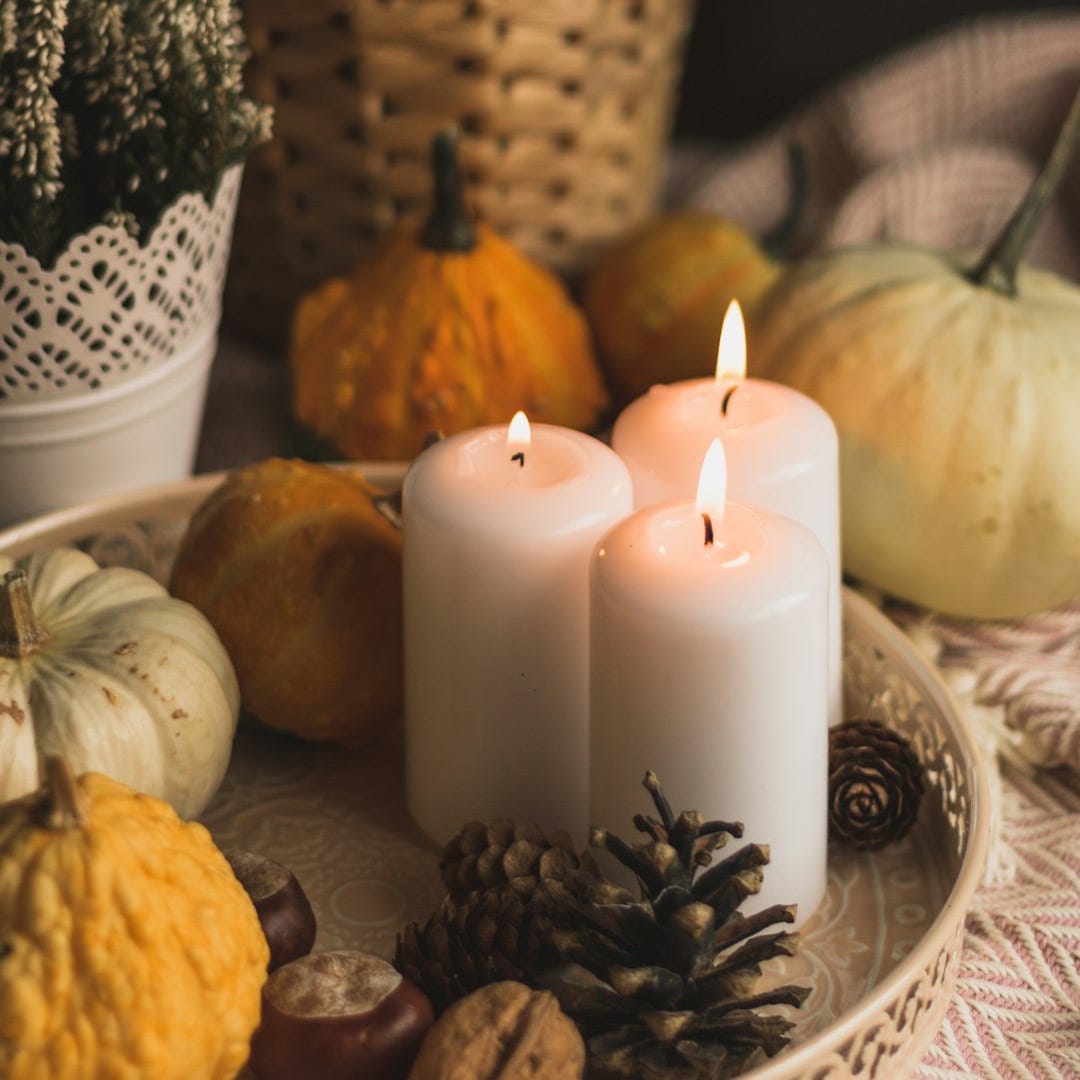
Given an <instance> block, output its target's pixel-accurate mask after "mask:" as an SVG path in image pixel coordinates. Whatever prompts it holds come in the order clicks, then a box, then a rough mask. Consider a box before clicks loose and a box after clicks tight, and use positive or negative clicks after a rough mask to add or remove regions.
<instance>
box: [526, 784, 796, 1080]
mask: <svg viewBox="0 0 1080 1080" xmlns="http://www.w3.org/2000/svg"><path fill="white" fill-rule="evenodd" d="M645 787H646V789H647V790H648V791H649V793H650V794H651V795H652V797H653V801H654V803H655V805H656V808H657V811H658V812H659V815H660V820H659V821H657V820H655V819H653V818H647V817H643V816H638V817H636V818H635V819H634V824H635V825H636V826H637V828H638V829H639V830H640V831H642V832H644V833H646V834H647V835H648V836H649V838H650V839H649V840H648V841H646V842H644V843H639V844H635V845H630V844H628V843H626V842H625V841H623V840H621V839H619V838H618V837H617V836H615V835H613V834H612V833H609V832H606V831H604V830H602V829H596V830H594V831H593V835H592V838H591V841H592V843H593V844H594V845H595V846H597V847H603V848H606V849H607V850H608V851H609V852H610V853H611V854H612V855H614V856H615V858H617V859H618V860H619V861H620V862H621V863H622V864H623V865H624V866H626V867H627V868H629V869H630V870H632V871H633V872H634V874H635V875H636V876H637V879H638V882H639V884H640V886H641V894H642V895H641V898H640V899H639V900H635V898H634V897H633V896H632V895H631V894H630V893H629V892H627V891H626V890H624V889H621V888H619V887H618V886H616V885H613V884H612V883H611V882H608V881H604V880H602V879H600V880H598V879H595V878H590V877H589V876H588V875H585V874H581V873H572V874H570V875H569V876H568V877H567V878H566V880H564V881H550V882H545V884H544V885H543V886H542V888H541V889H540V890H538V892H537V894H536V897H535V899H534V905H535V906H538V907H541V909H542V910H543V911H544V913H545V914H546V915H547V916H548V918H549V919H550V920H551V922H552V930H551V941H552V944H553V946H554V948H555V950H556V951H557V952H558V954H559V957H560V959H561V960H562V961H563V963H562V965H560V966H558V967H556V968H553V969H551V970H550V971H547V972H544V973H542V974H541V976H540V979H539V982H540V985H542V986H544V987H545V988H547V989H550V990H552V991H553V992H554V993H555V995H556V996H557V997H558V998H559V1002H560V1004H561V1005H562V1007H563V1010H564V1011H565V1012H566V1013H567V1014H568V1015H569V1016H571V1017H572V1018H573V1019H574V1021H575V1022H576V1023H577V1024H578V1026H579V1028H581V1030H582V1033H583V1034H584V1035H585V1036H586V1038H587V1045H588V1051H589V1064H590V1070H591V1072H590V1075H592V1074H593V1073H596V1074H598V1075H603V1076H606V1077H651V1076H656V1077H661V1076H662V1077H664V1078H665V1080H718V1078H721V1077H727V1076H734V1075H736V1074H737V1073H740V1072H743V1071H745V1070H746V1069H748V1068H750V1067H752V1066H753V1065H755V1064H757V1063H759V1062H760V1061H761V1060H763V1059H764V1058H765V1057H770V1056H772V1055H773V1054H775V1053H777V1051H779V1050H780V1049H782V1048H783V1047H784V1046H786V1045H787V1042H788V1038H787V1032H788V1031H789V1030H790V1028H791V1026H792V1024H791V1021H789V1020H787V1019H785V1018H784V1017H780V1016H768V1017H765V1016H760V1015H758V1014H757V1012H756V1010H757V1009H758V1008H760V1007H762V1006H765V1005H788V1006H799V1005H801V1004H802V1002H803V1001H804V1000H805V999H806V996H807V994H808V993H809V991H808V990H806V989H805V988H802V987H796V986H782V987H779V988H777V989H775V990H772V991H768V992H765V993H761V994H753V993H752V989H753V986H754V984H755V983H756V982H757V979H758V977H759V976H760V974H761V964H762V963H763V962H764V961H766V960H769V959H771V958H773V957H776V956H791V955H793V954H794V951H795V948H796V945H797V941H798V936H797V935H796V934H793V933H788V932H783V931H782V932H774V933H761V931H762V930H765V929H767V928H768V927H770V926H772V925H774V924H777V923H790V922H793V921H794V919H795V908H794V907H793V906H783V905H776V906H773V907H771V908H767V909H765V910H763V911H760V912H758V913H757V914H755V915H751V916H747V917H744V916H742V915H740V914H739V912H738V911H737V908H738V907H739V905H740V904H741V903H742V901H743V900H744V899H745V898H746V897H747V896H750V895H752V894H754V893H756V892H758V891H759V890H760V888H761V883H762V877H763V871H762V868H763V867H764V866H765V864H766V863H767V862H768V861H769V852H768V849H767V848H766V847H764V846H763V845H759V844H746V845H745V846H743V847H741V848H739V849H738V850H737V851H735V852H734V853H732V854H731V855H729V856H728V857H727V858H725V859H723V860H721V861H719V862H717V863H715V865H714V864H713V862H712V856H713V852H714V851H715V850H716V849H717V848H719V847H721V846H723V845H724V844H726V843H727V841H728V838H729V837H732V836H734V837H739V836H741V835H742V831H743V829H742V825H740V824H739V823H737V822H723V821H705V820H704V818H703V817H702V815H701V814H699V813H697V812H696V811H689V812H687V811H684V812H683V813H681V814H680V815H679V816H678V817H677V818H676V817H675V815H674V814H673V813H672V811H671V808H670V806H669V805H668V802H667V800H666V799H665V798H664V795H663V792H662V791H661V789H660V785H659V783H658V781H657V779H656V776H655V774H653V773H648V774H647V775H646V777H645ZM703 868H707V869H703ZM699 869H703V872H701V873H698V870H699Z"/></svg>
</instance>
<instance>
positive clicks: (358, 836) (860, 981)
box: [0, 465, 989, 1080]
mask: <svg viewBox="0 0 1080 1080" xmlns="http://www.w3.org/2000/svg"><path fill="white" fill-rule="evenodd" d="M364 472H365V475H366V476H368V478H369V479H371V480H372V481H373V482H375V483H382V484H383V485H385V486H391V485H394V484H395V483H396V482H398V481H399V480H400V477H401V475H402V469H401V467H400V466H386V465H383V466H372V467H369V468H366V469H365V470H364ZM219 482H220V476H204V477H199V478H196V479H194V480H189V481H182V482H180V483H177V484H171V485H168V486H165V487H160V488H155V489H151V490H148V491H145V492H138V493H135V494H133V495H130V496H127V497H120V498H114V499H110V500H104V501H99V502H96V503H93V504H89V505H86V506H82V507H77V508H75V509H73V510H66V511H61V512H59V513H55V514H51V515H49V516H47V517H44V518H38V519H37V520H35V521H31V522H28V523H26V524H23V525H19V526H16V527H15V528H12V529H8V530H7V531H5V532H3V533H0V551H2V552H4V553H6V554H11V555H18V554H22V553H25V552H27V551H30V550H32V549H34V548H39V547H51V546H56V545H58V544H72V543H74V544H78V545H80V546H81V547H83V548H85V549H86V550H88V551H89V552H90V553H91V554H92V555H93V556H94V557H95V558H96V559H97V560H98V561H99V562H100V563H102V564H122V565H127V566H134V567H137V568H139V569H142V570H145V571H147V572H149V573H151V574H153V575H154V576H155V577H157V578H158V579H159V580H162V581H164V580H165V579H166V578H167V575H168V572H169V568H170V566H171V564H172V559H173V556H174V554H175V552H176V547H177V544H178V542H179V539H180V536H181V534H182V532H183V529H184V526H185V523H186V521H187V519H188V517H189V515H190V514H191V512H192V511H193V510H194V509H195V507H196V506H198V504H199V503H200V502H201V501H202V500H203V499H204V498H205V497H206V495H207V494H208V493H209V492H210V491H211V490H212V488H213V487H214V486H215V485H216V484H217V483H219ZM844 636H845V642H844V651H845V655H844V677H845V679H844V681H845V708H846V711H847V715H848V716H851V715H854V714H859V715H864V716H870V717H875V718H878V719H881V720H883V721H886V722H888V723H889V724H890V725H891V726H893V727H894V728H896V729H897V730H899V731H901V732H902V733H903V734H904V735H906V736H907V737H908V738H909V739H910V740H911V742H912V743H913V745H914V746H915V748H916V750H917V751H918V753H919V756H920V758H921V759H922V761H923V763H924V764H925V766H926V769H927V775H928V779H929V790H928V792H927V795H926V797H925V799H924V802H923V811H922V813H921V815H920V820H919V823H918V825H917V827H916V828H915V830H913V832H912V833H911V834H910V835H909V836H908V837H907V838H906V839H905V840H904V841H903V842H901V843H899V844H895V845H893V846H891V847H890V848H888V849H887V850H886V851H884V852H878V853H875V854H858V853H853V852H850V851H843V850H839V849H837V850H830V853H829V886H828V892H827V896H826V899H825V901H824V903H823V905H822V907H821V908H820V910H819V911H818V912H817V914H816V915H815V916H814V918H813V919H812V920H811V921H810V922H809V923H808V925H807V927H806V928H805V930H804V932H803V948H802V950H801V951H800V953H799V955H798V956H797V957H795V958H794V959H792V960H788V961H785V962H784V963H783V965H782V966H781V965H779V964H776V965H774V966H773V967H772V969H771V972H772V974H771V977H770V981H771V979H773V978H775V979H777V980H779V981H785V982H786V981H798V982H800V983H803V984H806V985H810V986H811V987H812V988H813V990H812V994H811V996H810V998H809V1000H808V1001H807V1003H806V1005H805V1006H804V1008H803V1010H802V1013H801V1019H800V1021H799V1025H798V1028H797V1029H796V1038H795V1041H794V1043H793V1045H792V1046H791V1047H790V1048H789V1049H788V1050H787V1051H785V1052H784V1053H783V1054H781V1055H779V1056H778V1057H776V1058H774V1059H773V1060H772V1061H771V1062H770V1063H768V1064H767V1065H765V1066H762V1067H761V1068H759V1069H757V1070H755V1071H754V1072H753V1073H751V1074H748V1075H750V1076H753V1077H754V1078H755V1080H779V1078H781V1077H783V1078H789V1077H807V1078H810V1077H812V1078H815V1080H825V1078H831V1077H837V1078H839V1077H848V1076H857V1077H864V1076H865V1077H869V1076H876V1077H880V1076H898V1077H903V1076H907V1075H908V1074H909V1072H910V1071H911V1069H912V1068H913V1067H914V1064H915V1062H917V1061H918V1059H919V1058H920V1057H921V1055H922V1053H923V1051H924V1050H925V1048H926V1046H927V1045H928V1044H929V1042H930V1041H931V1039H932V1038H933V1036H934V1034H935V1033H936V1031H937V1029H938V1027H939V1025H940V1023H941V1020H942V1018H943V1016H944V1013H945V1009H946V1006H947V1004H948V1000H949V995H950V993H951V991H952V988H953V982H954V978H955V970H956V964H957V960H958V957H959V951H960V944H961V935H962V930H963V920H964V914H965V912H966V911H967V908H968V906H969V903H970V901H971V897H972V894H973V893H974V890H975V887H976V885H977V883H978V880H979V876H980V874H981V871H982V865H983V862H984V860H985V856H986V850H987V845H988V838H989V820H988V817H987V805H988V804H987V797H986V792H985V788H984V780H983V779H982V776H981V774H980V771H979V768H978V754H977V751H976V748H975V745H974V743H973V741H972V739H971V736H970V735H969V733H968V731H967V729H966V727H965V725H964V723H963V721H962V720H961V718H960V716H959V714H958V712H957V710H956V708H955V706H954V704H953V702H952V701H951V699H950V697H949V695H948V693H947V692H946V690H945V688H944V687H943V685H942V683H941V682H940V680H939V679H938V677H937V675H936V673H935V672H934V671H933V670H932V669H931V668H930V667H929V666H928V665H927V664H926V662H925V661H924V660H923V659H922V658H921V657H920V656H919V655H918V653H916V652H915V650H914V649H913V648H912V646H911V645H910V644H909V643H908V642H907V640H906V639H905V638H904V637H903V635H902V634H901V633H900V632H899V631H898V630H897V629H896V628H895V627H894V626H893V625H892V624H891V623H890V622H888V621H887V620H886V619H885V617H884V616H882V615H881V614H880V613H879V612H878V611H876V610H875V609H874V608H873V607H872V606H871V605H870V604H868V603H867V602H866V601H865V600H863V599H862V598H861V597H859V596H858V595H856V594H854V593H851V592H847V593H846V594H845V596H844ZM642 797H643V800H644V798H645V796H644V793H642ZM642 809H643V810H645V809H647V807H645V805H644V802H643V806H642ZM792 812H793V813H797V812H798V809H797V808H793V809H792ZM204 820H205V822H206V824H207V825H208V826H209V827H210V829H211V831H212V832H213V834H214V837H215V839H216V840H217V841H218V843H219V844H220V845H221V846H222V847H239V848H247V849H249V850H252V851H258V852H261V853H262V854H265V855H268V856H270V857H272V858H274V859H277V860H279V861H281V862H283V863H285V864H286V865H287V866H289V867H291V868H292V870H293V871H294V872H295V873H296V875H297V877H298V878H299V879H300V881H301V882H302V883H303V885H304V888H305V889H306V891H307V892H308V895H309V896H310V898H311V901H312V904H313V905H314V907H315V911H316V914H317V916H318V920H319V937H318V941H317V943H316V948H320V949H329V948H338V947H350V948H361V949H366V950H369V951H372V952H377V953H381V954H383V955H385V956H389V955H390V954H391V953H392V951H393V947H394V940H395V935H396V933H397V931H398V930H399V929H400V928H401V927H402V926H403V925H405V924H406V923H407V922H409V921H412V920H414V919H421V918H424V917H426V916H427V915H428V914H429V913H430V912H431V911H432V909H433V908H434V907H435V906H436V904H437V903H438V901H439V899H440V898H441V895H442V890H441V887H440V882H439V877H438V871H437V863H438V850H437V849H436V848H435V847H434V846H432V845H431V844H429V843H428V842H427V841H425V840H424V838H423V837H422V836H421V835H420V833H419V832H418V830H417V829H416V827H415V826H414V825H413V824H412V823H411V821H410V820H409V817H408V815H407V813H406V810H405V804H404V794H403V781H402V762H401V743H400V739H399V738H393V737H391V738H388V739H386V740H384V742H383V743H382V744H381V745H379V746H378V747H376V748H375V749H372V750H368V751H365V752H353V751H343V750H340V749H337V748H329V747H317V746H312V745H309V744H306V743H302V742H299V741H296V740H292V739H289V738H286V737H283V736H278V735H274V734H272V733H268V732H265V731H262V730H259V729H257V728H255V727H253V726H242V728H241V731H240V733H239V735H238V737H237V742H236V747H235V751H234V754H233V758H232V763H231V765H230V767H229V772H228V775H227V777H226V780H225V783H224V785H223V787H222V789H221V791H220V793H219V794H218V796H217V798H216V799H215V800H214V802H213V803H212V804H211V806H210V807H209V809H208V811H207V813H206V814H205V816H204Z"/></svg>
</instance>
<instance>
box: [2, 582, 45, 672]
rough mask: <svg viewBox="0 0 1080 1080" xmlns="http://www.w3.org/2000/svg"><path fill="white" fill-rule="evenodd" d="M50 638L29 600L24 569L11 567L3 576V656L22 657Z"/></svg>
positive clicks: (11, 658) (38, 647)
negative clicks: (12, 568)
mask: <svg viewBox="0 0 1080 1080" xmlns="http://www.w3.org/2000/svg"><path fill="white" fill-rule="evenodd" d="M48 640H49V635H48V634H47V633H46V632H45V629H44V627H42V625H41V623H39V622H38V621H37V617H36V616H35V615H34V609H33V607H32V606H31V604H30V585H29V583H28V582H27V580H26V571H25V570H9V571H8V572H7V573H6V574H5V575H4V576H3V577H2V578H0V656H2V657H3V658H4V659H5V660H22V659H23V658H24V657H27V656H33V654H34V653H36V652H37V651H38V649H40V648H41V646H42V645H44V644H45V642H46V641H48Z"/></svg>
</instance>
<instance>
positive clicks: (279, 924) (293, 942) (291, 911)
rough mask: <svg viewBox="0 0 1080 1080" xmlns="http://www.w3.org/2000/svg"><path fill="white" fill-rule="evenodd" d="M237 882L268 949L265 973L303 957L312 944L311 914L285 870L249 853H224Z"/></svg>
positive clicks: (309, 903)
mask: <svg viewBox="0 0 1080 1080" xmlns="http://www.w3.org/2000/svg"><path fill="white" fill-rule="evenodd" d="M224 854H225V858H226V859H228V861H229V865H230V866H231V867H232V871H233V873H234V874H235V875H236V878H237V880H238V881H239V882H240V884H241V885H243V886H244V889H245V891H246V892H247V894H248V896H250V897H251V902H252V903H253V904H254V905H255V914H256V915H258V916H259V922H260V923H261V924H262V928H263V934H264V935H265V936H266V942H267V944H268V945H269V946H270V964H269V966H268V967H267V969H266V970H267V971H276V970H277V969H278V968H279V967H281V965H282V964H287V963H289V962H290V961H291V960H298V959H299V958H300V957H301V956H307V954H308V953H309V952H311V950H312V947H313V946H314V945H315V933H316V925H315V912H314V911H312V909H311V902H310V901H309V900H308V898H307V894H306V893H305V892H304V890H303V889H302V888H301V886H300V882H299V881H297V880H296V877H295V875H294V874H293V873H292V871H290V870H289V868H288V867H286V866H282V864H281V863H279V862H275V861H274V860H273V859H268V858H266V857H265V856H263V855H256V854H254V853H253V852H250V851H226V852H225V853H224Z"/></svg>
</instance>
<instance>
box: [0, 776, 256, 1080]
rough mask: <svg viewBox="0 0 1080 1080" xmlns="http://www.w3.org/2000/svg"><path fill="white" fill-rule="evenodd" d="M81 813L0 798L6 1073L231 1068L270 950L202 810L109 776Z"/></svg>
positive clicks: (18, 1077)
mask: <svg viewBox="0 0 1080 1080" xmlns="http://www.w3.org/2000/svg"><path fill="white" fill-rule="evenodd" d="M78 784H79V788H80V790H81V792H82V794H83V796H84V797H85V799H86V802H87V803H88V806H89V810H88V814H87V817H86V819H85V821H84V822H83V823H82V824H81V825H75V826H71V827H66V828H62V829H51V828H46V827H43V826H42V825H41V824H40V823H39V822H40V805H41V795H40V794H34V795H29V796H26V797H25V798H22V799H19V800H16V801H14V802H10V803H8V804H6V805H5V806H4V807H2V808H0V957H2V958H0V1076H3V1077H5V1078H6V1080H99V1078H105V1077H109V1078H110V1080H145V1078H147V1077H151V1076H152V1077H154V1078H155V1080H191V1078H192V1077H196V1076H197V1077H204V1078H206V1080H230V1078H231V1077H233V1076H235V1075H236V1073H237V1072H238V1071H239V1069H240V1068H241V1066H242V1065H243V1064H244V1062H245V1061H246V1060H247V1056H248V1042H249V1039H250V1037H251V1033H252V1032H253V1031H254V1030H255V1027H256V1026H257V1025H258V1022H259V1012H260V994H261V988H262V984H263V981H264V980H265V978H266V964H267V960H268V959H269V950H268V948H267V945H266V940H265V938H264V937H263V934H262V930H261V928H260V926H259V920H258V917H257V916H256V914H255V908H254V906H253V905H252V903H251V901H250V900H249V898H248V896H247V894H246V893H245V892H244V890H243V888H242V887H241V886H240V884H239V882H238V881H237V880H236V878H235V877H234V876H233V874H232V871H231V870H230V869H229V866H228V863H226V861H225V858H224V856H223V855H222V854H221V853H220V852H219V851H218V850H217V848H216V847H215V846H214V843H213V841H212V840H211V839H210V834H209V833H208V832H207V831H206V829H204V828H203V827H202V826H201V825H197V824H191V823H186V822H183V821H181V820H180V819H179V818H178V817H177V816H176V813H175V812H174V811H173V810H172V808H171V807H169V806H168V804H166V803H164V802H162V801H160V800H158V799H155V798H152V797H150V796H145V795H138V794H136V793H134V792H132V791H131V790H130V789H129V788H127V787H125V786H124V785H122V784H119V783H117V782H116V781H113V780H110V779H108V778H107V777H105V776H102V775H100V774H96V773H88V774H86V775H85V776H83V777H82V778H80V780H79V781H78Z"/></svg>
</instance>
